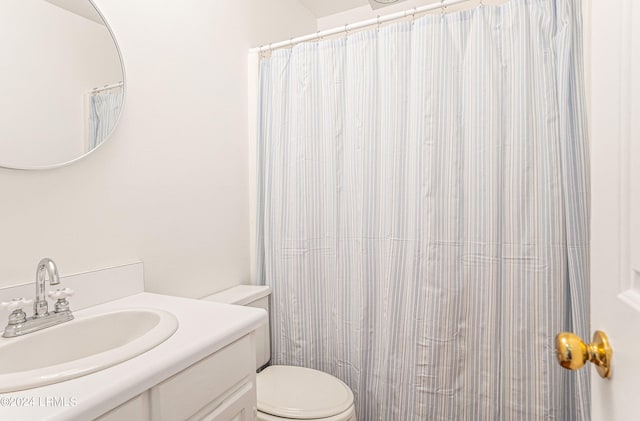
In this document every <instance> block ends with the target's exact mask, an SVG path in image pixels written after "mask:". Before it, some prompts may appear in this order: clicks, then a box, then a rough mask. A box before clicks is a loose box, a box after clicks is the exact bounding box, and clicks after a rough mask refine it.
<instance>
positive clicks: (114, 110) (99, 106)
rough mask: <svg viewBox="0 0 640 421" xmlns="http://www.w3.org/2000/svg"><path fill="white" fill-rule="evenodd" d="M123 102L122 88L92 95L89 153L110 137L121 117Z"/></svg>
mask: <svg viewBox="0 0 640 421" xmlns="http://www.w3.org/2000/svg"><path fill="white" fill-rule="evenodd" d="M123 101H124V93H123V91H122V89H121V88H118V89H117V90H116V91H112V92H101V93H97V94H92V95H91V96H90V97H89V128H88V140H87V143H88V145H87V147H88V150H89V151H90V150H93V149H94V148H96V147H97V146H98V145H100V144H101V143H102V142H103V141H104V140H105V139H106V138H107V137H109V135H110V134H111V132H112V131H113V129H114V127H115V126H116V123H117V122H118V118H119V117H120V112H121V111H122V103H123Z"/></svg>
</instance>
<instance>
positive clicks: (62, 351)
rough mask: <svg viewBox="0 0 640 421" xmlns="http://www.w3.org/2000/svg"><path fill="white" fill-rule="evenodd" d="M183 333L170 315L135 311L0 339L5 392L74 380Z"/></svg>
mask: <svg viewBox="0 0 640 421" xmlns="http://www.w3.org/2000/svg"><path fill="white" fill-rule="evenodd" d="M177 328H178V320H177V319H176V318H175V316H174V315H172V314H171V313H167V312H166V311H162V310H157V309H131V310H120V311H114V312H110V313H103V314H98V315H94V316H88V317H82V318H81V317H79V318H76V319H75V320H72V321H70V322H66V323H63V324H60V325H57V326H54V327H50V328H47V329H44V330H41V331H38V332H34V333H30V334H27V335H24V336H20V337H17V338H11V339H5V338H0V393H5V392H13V391H16V390H23V389H30V388H32V387H38V386H45V385H48V384H52V383H58V382H61V381H65V380H69V379H73V378H75V377H80V376H84V375H86V374H89V373H94V372H96V371H99V370H103V369H105V368H107V367H111V366H113V365H115V364H118V363H121V362H123V361H126V360H129V359H131V358H133V357H135V356H137V355H140V354H142V353H143V352H146V351H148V350H150V349H151V348H153V347H155V346H157V345H159V344H160V343H162V342H164V341H165V340H166V339H167V338H169V337H170V336H171V335H173V333H174V332H175V331H176V329H177Z"/></svg>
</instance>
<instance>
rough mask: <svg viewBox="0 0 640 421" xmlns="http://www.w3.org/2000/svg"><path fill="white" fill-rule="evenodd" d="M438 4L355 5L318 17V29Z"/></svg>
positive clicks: (472, 0)
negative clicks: (375, 8) (339, 11)
mask: <svg viewBox="0 0 640 421" xmlns="http://www.w3.org/2000/svg"><path fill="white" fill-rule="evenodd" d="M506 2H507V0H483V4H485V5H496V4H503V3H506ZM434 3H435V4H440V0H408V1H405V2H401V3H398V4H395V5H391V6H387V7H383V8H381V9H377V10H371V6H369V5H366V6H362V7H357V8H355V9H350V10H347V11H345V12H342V13H336V14H335V15H329V16H325V17H322V18H319V19H318V30H319V31H324V30H326V29H332V28H337V27H340V26H344V25H346V24H350V23H355V22H359V21H362V20H367V19H374V18H376V17H377V16H384V15H388V14H391V13H396V12H402V11H405V10H409V9H413V8H414V7H420V6H424V5H427V4H434ZM479 3H480V0H469V1H467V2H464V3H461V4H458V5H455V6H448V7H447V8H446V10H447V11H448V12H452V11H456V10H462V9H469V8H473V7H476V6H478V4H479ZM432 13H440V11H439V10H438V11H435V12H432Z"/></svg>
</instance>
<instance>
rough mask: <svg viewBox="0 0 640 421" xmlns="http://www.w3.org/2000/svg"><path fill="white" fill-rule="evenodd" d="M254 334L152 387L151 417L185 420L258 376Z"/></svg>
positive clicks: (165, 419)
mask: <svg viewBox="0 0 640 421" xmlns="http://www.w3.org/2000/svg"><path fill="white" fill-rule="evenodd" d="M254 335H255V334H254V333H251V334H249V335H246V336H244V337H242V338H241V339H238V340H237V341H235V342H233V343H232V344H229V345H227V346H226V347H224V348H222V349H221V350H219V351H218V352H216V353H215V354H213V355H211V356H209V357H206V358H205V359H203V360H201V361H199V362H197V363H195V364H193V365H192V366H191V367H189V368H187V369H185V370H184V371H181V372H180V373H178V374H176V375H175V376H173V377H171V378H169V379H168V380H165V381H164V382H162V383H160V384H159V385H157V386H155V387H153V388H152V389H151V419H153V420H154V421H156V420H157V421H174V420H185V419H187V418H189V417H191V416H193V415H194V414H196V413H197V412H198V411H200V410H201V409H202V408H204V407H205V406H208V405H210V404H212V403H213V402H214V401H220V398H221V397H222V396H224V395H225V394H226V393H228V392H229V391H230V390H231V389H232V388H234V386H236V385H238V384H239V383H240V382H242V381H246V379H247V378H249V379H250V378H252V376H255V344H254V342H253V341H254V340H255V338H254ZM253 393H255V389H254V391H253Z"/></svg>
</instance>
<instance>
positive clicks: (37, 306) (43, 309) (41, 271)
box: [33, 257, 60, 317]
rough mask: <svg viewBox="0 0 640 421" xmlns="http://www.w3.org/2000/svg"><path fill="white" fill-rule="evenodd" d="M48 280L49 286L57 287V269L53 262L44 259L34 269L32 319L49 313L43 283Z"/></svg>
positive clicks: (58, 279) (46, 258)
mask: <svg viewBox="0 0 640 421" xmlns="http://www.w3.org/2000/svg"><path fill="white" fill-rule="evenodd" d="M47 277H48V278H49V284H51V285H58V284H59V283H60V276H59V275H58V267H57V266H56V264H55V263H54V261H53V260H51V259H49V258H48V257H45V258H44V259H42V260H40V262H39V263H38V268H37V269H36V301H35V302H34V303H33V311H34V317H43V316H46V315H47V314H48V313H49V309H48V307H49V305H48V304H47V299H46V298H45V297H46V295H45V281H46V279H47Z"/></svg>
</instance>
